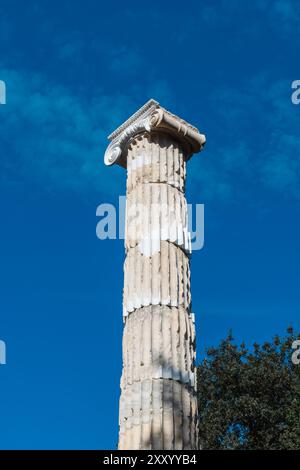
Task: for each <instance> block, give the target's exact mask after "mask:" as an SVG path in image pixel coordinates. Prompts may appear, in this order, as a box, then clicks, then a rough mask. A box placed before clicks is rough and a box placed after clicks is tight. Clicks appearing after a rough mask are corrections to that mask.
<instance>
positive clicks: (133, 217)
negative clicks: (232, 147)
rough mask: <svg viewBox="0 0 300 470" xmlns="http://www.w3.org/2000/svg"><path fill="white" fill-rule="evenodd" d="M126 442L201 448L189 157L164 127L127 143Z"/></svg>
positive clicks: (124, 445) (123, 445)
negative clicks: (187, 193) (186, 192)
mask: <svg viewBox="0 0 300 470" xmlns="http://www.w3.org/2000/svg"><path fill="white" fill-rule="evenodd" d="M126 161H127V204H126V237H125V248H126V259H125V263H124V294H123V316H124V323H125V324H124V333H123V372H122V378H121V398H120V423H119V424H120V432H119V449H195V448H197V399H196V394H195V388H196V386H195V371H194V367H195V365H194V361H195V328H194V319H193V315H192V313H191V293H190V266H189V264H190V262H189V254H190V239H189V233H188V229H187V206H186V200H185V196H184V189H185V174H186V158H185V154H184V150H183V148H182V147H181V145H180V144H179V143H177V141H176V140H175V139H174V138H173V137H171V136H169V135H167V134H165V133H163V132H143V133H141V134H138V135H136V136H134V137H133V138H131V140H129V142H128V144H127V149H126Z"/></svg>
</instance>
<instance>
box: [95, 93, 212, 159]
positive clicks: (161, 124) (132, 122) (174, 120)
mask: <svg viewBox="0 0 300 470" xmlns="http://www.w3.org/2000/svg"><path fill="white" fill-rule="evenodd" d="M145 131H146V132H149V133H151V131H157V132H158V131H161V132H163V133H167V134H171V135H172V136H173V137H174V138H175V139H176V140H178V141H179V142H180V143H181V145H182V147H183V149H184V150H185V158H186V160H188V159H189V158H190V157H191V156H192V155H193V153H197V152H199V151H200V150H202V147H203V146H204V144H205V140H206V139H205V136H204V135H203V134H200V132H199V131H198V129H197V128H196V127H194V126H192V125H191V124H189V123H187V122H186V121H184V120H183V119H181V118H179V117H178V116H175V115H174V114H171V113H170V112H169V111H167V110H166V109H164V108H162V107H161V106H160V105H159V103H158V102H157V101H155V100H153V99H151V100H149V101H148V102H147V103H146V104H145V105H144V106H142V107H141V108H140V109H139V110H138V111H137V112H136V113H134V114H133V115H132V116H131V117H130V118H129V119H128V120H127V121H125V122H124V123H123V124H122V125H121V126H120V127H119V128H118V129H116V130H115V131H114V132H113V133H112V134H111V135H110V136H109V137H108V138H109V140H110V141H111V143H110V144H109V146H108V147H107V149H106V152H105V155H104V163H105V164H106V165H113V164H114V163H117V164H118V165H120V166H123V167H124V168H126V167H127V159H126V152H127V144H128V142H129V141H130V139H131V138H133V137H135V136H136V135H137V134H139V133H141V132H145Z"/></svg>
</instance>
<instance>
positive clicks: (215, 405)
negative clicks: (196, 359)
mask: <svg viewBox="0 0 300 470" xmlns="http://www.w3.org/2000/svg"><path fill="white" fill-rule="evenodd" d="M299 337H300V335H298V338H299ZM295 339H297V338H296V335H295V334H294V331H293V329H292V328H289V329H288V330H287V335H286V336H285V337H284V338H280V337H279V336H276V337H275V338H274V339H273V340H272V341H271V342H265V343H264V344H262V345H259V344H257V343H255V344H254V345H253V347H252V348H250V349H248V348H246V345H245V344H241V345H237V344H236V343H235V341H234V338H233V337H232V335H231V333H230V334H229V335H228V336H227V338H226V339H225V340H223V341H221V343H220V344H219V346H218V347H217V348H210V349H209V350H207V357H206V358H205V359H204V360H203V361H202V363H201V364H200V366H199V367H198V368H197V382H198V403H199V413H200V424H199V436H200V437H199V439H200V447H201V448H202V449H274V450H275V449H300V364H299V365H295V364H293V363H292V360H291V357H292V353H293V349H292V343H293V341H294V340H295Z"/></svg>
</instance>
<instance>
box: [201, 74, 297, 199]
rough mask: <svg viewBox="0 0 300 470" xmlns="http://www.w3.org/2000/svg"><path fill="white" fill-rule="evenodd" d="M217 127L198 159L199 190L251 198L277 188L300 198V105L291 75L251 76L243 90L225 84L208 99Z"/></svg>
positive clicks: (210, 195) (221, 196)
mask: <svg viewBox="0 0 300 470" xmlns="http://www.w3.org/2000/svg"><path fill="white" fill-rule="evenodd" d="M208 101H209V103H210V106H211V109H209V110H208V113H209V114H211V116H212V126H213V127H212V129H211V132H210V135H208V143H207V149H206V150H205V152H206V153H207V155H205V154H203V157H201V158H200V159H199V160H196V159H195V163H194V162H193V165H194V168H195V170H196V171H193V175H194V190H195V189H196V188H197V187H198V186H200V187H201V193H202V194H203V195H204V197H205V198H208V199H211V198H217V199H221V200H225V201H227V200H230V201H232V200H233V199H234V200H236V201H238V200H242V201H244V200H246V199H247V200H248V201H249V199H251V197H252V198H253V195H254V192H255V191H259V190H271V191H276V192H278V193H280V194H282V195H283V196H284V197H297V198H298V197H300V136H299V109H297V107H296V106H293V104H292V102H291V80H289V79H286V80H278V81H272V80H271V79H270V78H268V77H266V76H263V77H262V76H260V77H255V78H252V79H249V80H248V81H247V83H244V84H243V86H241V87H240V88H239V89H238V90H237V89H236V88H228V87H227V88H225V87H223V88H222V87H221V88H220V89H219V90H218V93H217V94H214V95H212V96H211V97H210V99H209V100H208Z"/></svg>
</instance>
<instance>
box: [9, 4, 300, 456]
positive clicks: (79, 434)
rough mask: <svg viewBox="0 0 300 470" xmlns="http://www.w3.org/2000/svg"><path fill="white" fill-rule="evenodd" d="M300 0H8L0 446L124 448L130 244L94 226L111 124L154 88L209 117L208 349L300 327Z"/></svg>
mask: <svg viewBox="0 0 300 470" xmlns="http://www.w3.org/2000/svg"><path fill="white" fill-rule="evenodd" d="M299 24H300V6H299V2H298V1H297V0H295V1H293V0H253V1H251V2H241V1H237V0H230V1H225V0H219V1H213V0H211V1H208V0H207V1H190V2H185V3H183V2H176V1H172V2H169V1H166V2H163V3H162V2H156V1H153V2H150V3H147V2H146V3H145V2H144V3H142V2H135V1H131V2H117V3H116V2H114V3H112V2H104V3H103V2H99V1H96V0H85V1H82V0H77V1H76V2H75V1H69V0H63V1H56V0H51V1H48V0H39V1H32V0H31V1H28V2H26V4H25V3H24V2H21V1H16V0H9V1H6V0H0V80H4V81H5V82H6V86H7V104H6V105H2V106H0V145H1V147H0V209H1V231H0V237H1V245H0V259H1V264H0V339H3V340H5V342H6V344H7V364H6V365H5V366H0V407H1V411H0V413H1V414H0V416H1V419H0V447H1V448H9V449H14V448H21V449H34V448H38V449H60V448H62V449H63V448H68V449H77V448H78V449H89V448H94V449H97V448H98V449H114V448H115V447H116V444H117V432H118V398H119V380H120V374H121V335H122V326H123V325H122V318H121V314H122V308H121V303H122V284H123V271H122V269H123V266H122V260H123V259H124V248H123V242H122V241H117V240H112V241H100V240H98V239H97V237H96V233H95V230H96V224H97V221H98V220H97V218H96V215H95V214H96V208H97V206H98V205H99V204H101V203H103V202H108V203H112V204H117V201H118V197H119V194H124V191H125V172H124V170H122V169H121V168H119V167H117V166H114V167H112V168H107V167H104V164H103V153H104V150H105V148H106V145H107V140H106V138H107V135H108V134H109V133H110V132H111V131H113V130H114V129H115V127H116V126H117V125H119V124H120V123H121V122H122V121H123V120H124V119H125V118H127V117H128V116H129V115H130V114H132V113H133V112H134V111H136V109H138V108H139V107H140V106H141V105H142V104H144V102H146V101H147V100H148V99H149V98H151V97H152V98H155V99H157V100H158V101H159V102H160V103H161V104H162V105H163V106H165V107H166V108H168V109H170V110H171V111H172V112H174V113H177V114H179V115H180V116H181V117H183V118H185V119H187V120H188V121H190V122H191V123H192V124H194V125H196V126H198V127H199V128H200V130H201V132H203V133H205V134H206V136H207V145H206V148H205V150H204V151H203V153H201V154H199V155H195V156H194V157H193V158H192V160H191V161H190V162H189V164H188V187H187V198H188V201H189V202H192V203H204V204H205V247H204V249H203V250H201V251H197V252H195V253H194V256H193V259H192V295H193V310H194V312H195V314H196V319H197V320H196V321H197V342H198V344H197V350H198V358H200V357H201V355H202V354H203V351H204V350H205V348H206V347H208V346H210V345H214V344H217V343H218V342H219V340H220V339H221V338H222V337H224V336H225V335H226V333H227V331H228V329H229V328H232V330H233V334H234V336H235V337H236V338H237V340H238V341H242V340H245V341H246V343H248V344H249V345H251V344H252V343H253V342H254V341H263V340H264V339H269V338H270V337H272V335H274V334H275V333H279V334H282V333H284V331H285V328H286V327H287V326H288V325H289V324H290V323H293V325H294V326H295V327H296V328H297V329H298V330H299V329H300V322H299V309H300V306H299V281H300V267H299V266H300V255H299V238H300V226H299V215H300V208H299V201H300V184H299V183H300V159H299V149H300V132H299V130H300V127H299V126H300V105H299V106H295V105H293V104H292V102H291V93H292V90H291V83H292V81H293V80H297V79H300V71H299V52H300V51H299V46H300V39H299V37H300V35H299Z"/></svg>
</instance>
